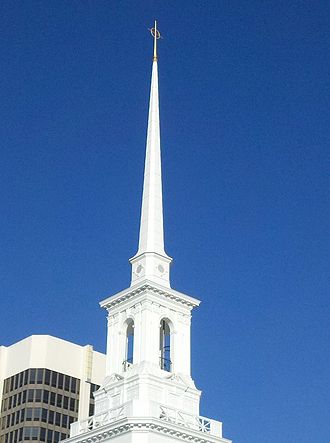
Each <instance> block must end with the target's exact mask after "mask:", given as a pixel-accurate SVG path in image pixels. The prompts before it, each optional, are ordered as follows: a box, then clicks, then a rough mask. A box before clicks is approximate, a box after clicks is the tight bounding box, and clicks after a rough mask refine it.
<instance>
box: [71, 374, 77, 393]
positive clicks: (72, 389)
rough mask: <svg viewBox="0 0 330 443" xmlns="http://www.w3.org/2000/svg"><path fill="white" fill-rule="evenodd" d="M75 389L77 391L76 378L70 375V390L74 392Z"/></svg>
mask: <svg viewBox="0 0 330 443" xmlns="http://www.w3.org/2000/svg"><path fill="white" fill-rule="evenodd" d="M76 391H77V383H76V379H75V378H74V377H72V380H71V392H76Z"/></svg>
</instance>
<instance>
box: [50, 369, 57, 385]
mask: <svg viewBox="0 0 330 443" xmlns="http://www.w3.org/2000/svg"><path fill="white" fill-rule="evenodd" d="M51 378H52V381H51V386H53V388H56V386H57V372H55V371H52V377H51Z"/></svg>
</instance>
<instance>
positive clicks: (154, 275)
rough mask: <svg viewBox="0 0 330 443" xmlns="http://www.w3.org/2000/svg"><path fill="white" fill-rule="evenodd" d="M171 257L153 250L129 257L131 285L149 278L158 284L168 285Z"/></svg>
mask: <svg viewBox="0 0 330 443" xmlns="http://www.w3.org/2000/svg"><path fill="white" fill-rule="evenodd" d="M171 262H172V259H171V257H168V256H167V255H160V254H157V253H155V252H144V253H143V254H139V255H135V256H134V257H132V258H131V259H130V263H131V265H132V279H131V286H133V285H136V284H138V283H141V282H143V281H144V280H150V281H153V282H155V283H158V284H160V285H163V286H166V287H167V288H169V287H170V264H171Z"/></svg>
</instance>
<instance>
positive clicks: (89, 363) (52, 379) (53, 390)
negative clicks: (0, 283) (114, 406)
mask: <svg viewBox="0 0 330 443" xmlns="http://www.w3.org/2000/svg"><path fill="white" fill-rule="evenodd" d="M105 363H106V362H105V355H104V354H101V353H99V352H96V351H94V350H93V348H92V346H90V345H87V346H79V345H76V344H73V343H70V342H68V341H65V340H61V339H59V338H55V337H51V336H48V335H32V336H31V337H28V338H25V339H24V340H21V341H19V342H17V343H15V344H13V345H11V346H8V347H5V346H0V406H1V412H0V443H17V442H23V441H34V442H47V443H57V442H59V441H60V440H64V439H65V438H67V437H68V436H69V429H70V424H71V423H73V422H75V421H77V420H79V419H81V418H83V417H86V416H88V415H91V414H93V413H94V397H93V395H92V394H93V392H94V391H96V390H97V389H98V388H99V386H100V385H101V383H102V381H103V379H104V376H105Z"/></svg>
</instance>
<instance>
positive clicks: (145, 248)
mask: <svg viewBox="0 0 330 443" xmlns="http://www.w3.org/2000/svg"><path fill="white" fill-rule="evenodd" d="M151 34H152V36H153V38H154V52H153V63H152V76H151V90H150V102H149V118H148V130H147V145H146V158H145V169H144V182H143V196H142V208H141V223H140V236H139V248H138V252H137V254H136V255H135V256H134V257H133V258H131V260H130V262H131V264H132V284H135V283H137V282H140V281H141V280H143V279H147V280H151V281H156V282H158V283H160V284H163V285H165V286H169V264H170V262H171V260H172V259H171V258H170V257H169V256H168V255H167V254H166V252H165V249H164V229H163V197H162V168H161V152H160V124H159V93H158V56H157V40H158V39H159V38H160V33H159V31H158V30H157V22H156V21H155V27H154V28H152V29H151Z"/></svg>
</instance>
